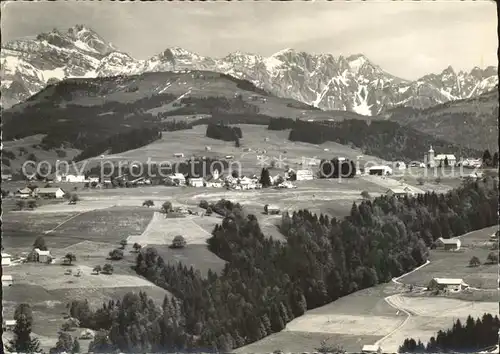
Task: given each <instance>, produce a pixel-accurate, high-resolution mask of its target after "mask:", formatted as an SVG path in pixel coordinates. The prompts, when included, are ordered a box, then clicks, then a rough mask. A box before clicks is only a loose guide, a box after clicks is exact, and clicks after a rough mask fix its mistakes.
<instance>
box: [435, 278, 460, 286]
mask: <svg viewBox="0 0 500 354" xmlns="http://www.w3.org/2000/svg"><path fill="white" fill-rule="evenodd" d="M433 280H434V281H435V282H436V283H438V284H443V285H460V284H465V283H464V281H463V279H460V278H434V279H433Z"/></svg>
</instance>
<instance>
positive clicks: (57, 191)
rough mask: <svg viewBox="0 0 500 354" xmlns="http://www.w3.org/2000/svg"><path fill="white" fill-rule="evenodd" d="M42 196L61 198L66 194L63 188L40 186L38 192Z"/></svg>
mask: <svg viewBox="0 0 500 354" xmlns="http://www.w3.org/2000/svg"><path fill="white" fill-rule="evenodd" d="M37 194H38V196H39V197H41V198H56V199H60V198H63V197H64V194H66V193H65V192H64V191H63V190H62V189H61V188H39V189H38V192H37Z"/></svg>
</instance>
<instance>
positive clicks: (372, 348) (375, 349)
mask: <svg viewBox="0 0 500 354" xmlns="http://www.w3.org/2000/svg"><path fill="white" fill-rule="evenodd" d="M361 352H362V353H382V348H380V346H378V345H376V344H365V345H363V348H362V349H361Z"/></svg>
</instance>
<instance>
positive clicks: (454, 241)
mask: <svg viewBox="0 0 500 354" xmlns="http://www.w3.org/2000/svg"><path fill="white" fill-rule="evenodd" d="M435 245H436V248H440V249H444V250H446V251H450V250H451V251H458V250H459V249H460V246H461V245H462V242H461V241H460V239H458V238H448V239H446V238H442V237H440V238H438V239H437V240H436V242H435Z"/></svg>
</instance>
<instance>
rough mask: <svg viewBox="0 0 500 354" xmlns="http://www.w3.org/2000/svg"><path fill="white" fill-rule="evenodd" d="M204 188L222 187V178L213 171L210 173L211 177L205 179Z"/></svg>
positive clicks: (217, 172) (216, 171)
mask: <svg viewBox="0 0 500 354" xmlns="http://www.w3.org/2000/svg"><path fill="white" fill-rule="evenodd" d="M206 186H207V187H212V188H222V187H224V180H223V179H222V176H221V175H220V174H219V171H218V170H214V171H213V172H212V175H211V176H208V177H207V179H206Z"/></svg>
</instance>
